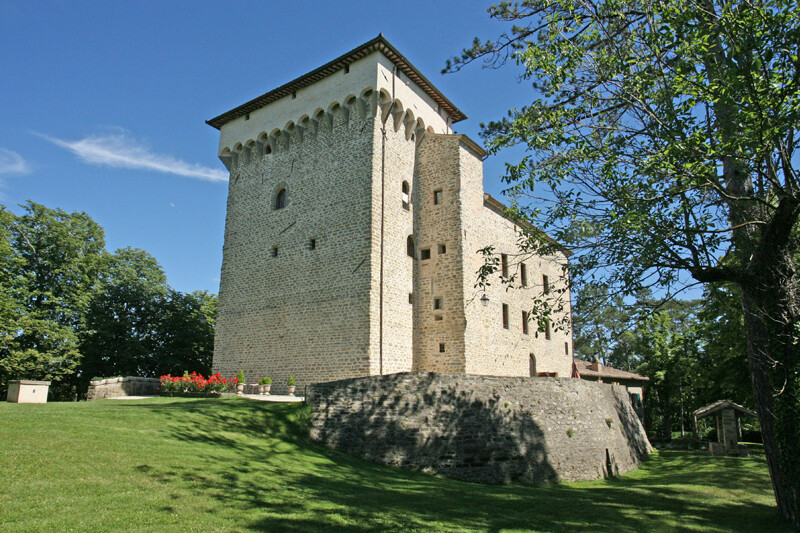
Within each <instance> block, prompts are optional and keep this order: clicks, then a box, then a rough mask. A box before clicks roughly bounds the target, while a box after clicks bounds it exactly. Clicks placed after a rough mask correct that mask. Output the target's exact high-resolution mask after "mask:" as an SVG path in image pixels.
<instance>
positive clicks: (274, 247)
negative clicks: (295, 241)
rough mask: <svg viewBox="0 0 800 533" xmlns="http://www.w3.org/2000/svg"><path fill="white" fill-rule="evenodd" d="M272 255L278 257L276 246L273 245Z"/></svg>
mask: <svg viewBox="0 0 800 533" xmlns="http://www.w3.org/2000/svg"><path fill="white" fill-rule="evenodd" d="M272 257H278V247H277V246H273V247H272Z"/></svg>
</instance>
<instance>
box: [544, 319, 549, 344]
mask: <svg viewBox="0 0 800 533" xmlns="http://www.w3.org/2000/svg"><path fill="white" fill-rule="evenodd" d="M544 338H545V339H547V340H550V321H549V320H548V321H547V322H546V323H545V326H544Z"/></svg>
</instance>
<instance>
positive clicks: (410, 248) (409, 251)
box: [406, 235, 415, 259]
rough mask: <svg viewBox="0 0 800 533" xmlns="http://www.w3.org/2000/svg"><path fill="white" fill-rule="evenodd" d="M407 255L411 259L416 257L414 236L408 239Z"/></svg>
mask: <svg viewBox="0 0 800 533" xmlns="http://www.w3.org/2000/svg"><path fill="white" fill-rule="evenodd" d="M406 254H407V255H408V257H411V258H412V259H413V258H414V256H415V245H414V237H413V236H412V235H409V236H408V238H407V239H406Z"/></svg>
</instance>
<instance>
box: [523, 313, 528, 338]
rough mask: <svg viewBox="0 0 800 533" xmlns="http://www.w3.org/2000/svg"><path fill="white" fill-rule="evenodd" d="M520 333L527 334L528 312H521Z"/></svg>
mask: <svg viewBox="0 0 800 533" xmlns="http://www.w3.org/2000/svg"><path fill="white" fill-rule="evenodd" d="M522 333H523V334H524V335H527V334H528V312H527V311H523V312H522Z"/></svg>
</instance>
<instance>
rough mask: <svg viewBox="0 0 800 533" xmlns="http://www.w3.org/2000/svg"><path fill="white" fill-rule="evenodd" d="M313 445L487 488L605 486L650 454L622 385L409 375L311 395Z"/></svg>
mask: <svg viewBox="0 0 800 533" xmlns="http://www.w3.org/2000/svg"><path fill="white" fill-rule="evenodd" d="M307 401H309V402H310V403H311V405H312V429H311V437H312V438H313V439H315V440H317V441H320V442H323V443H325V444H327V445H328V446H331V447H333V448H337V449H340V450H342V451H345V452H348V453H351V454H353V455H357V456H360V457H363V458H366V459H370V460H373V461H377V462H380V463H385V464H391V465H397V466H404V467H408V468H413V469H420V470H423V471H427V472H432V473H435V474H439V475H443V476H447V477H452V478H456V479H463V480H468V481H478V482H486V483H502V482H509V481H520V482H524V483H540V482H546V481H572V480H580V479H597V478H602V477H608V476H611V475H616V474H620V473H623V472H626V471H628V470H630V469H632V468H635V467H637V466H638V465H639V462H640V461H641V459H642V458H643V457H645V456H646V455H647V454H648V453H649V452H650V451H651V450H652V448H651V447H650V443H649V442H648V440H647V436H646V435H645V432H644V428H643V427H642V425H641V423H640V422H639V418H638V417H637V416H636V413H635V412H634V410H633V407H632V406H631V403H630V399H629V397H628V393H627V391H626V390H625V388H624V387H620V386H614V385H607V384H603V383H594V382H590V381H584V380H580V379H570V378H516V377H495V376H467V375H457V374H432V373H402V374H391V375H387V376H372V377H365V378H356V379H348V380H342V381H333V382H327V383H318V384H315V385H312V386H310V387H309V393H308V396H307Z"/></svg>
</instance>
